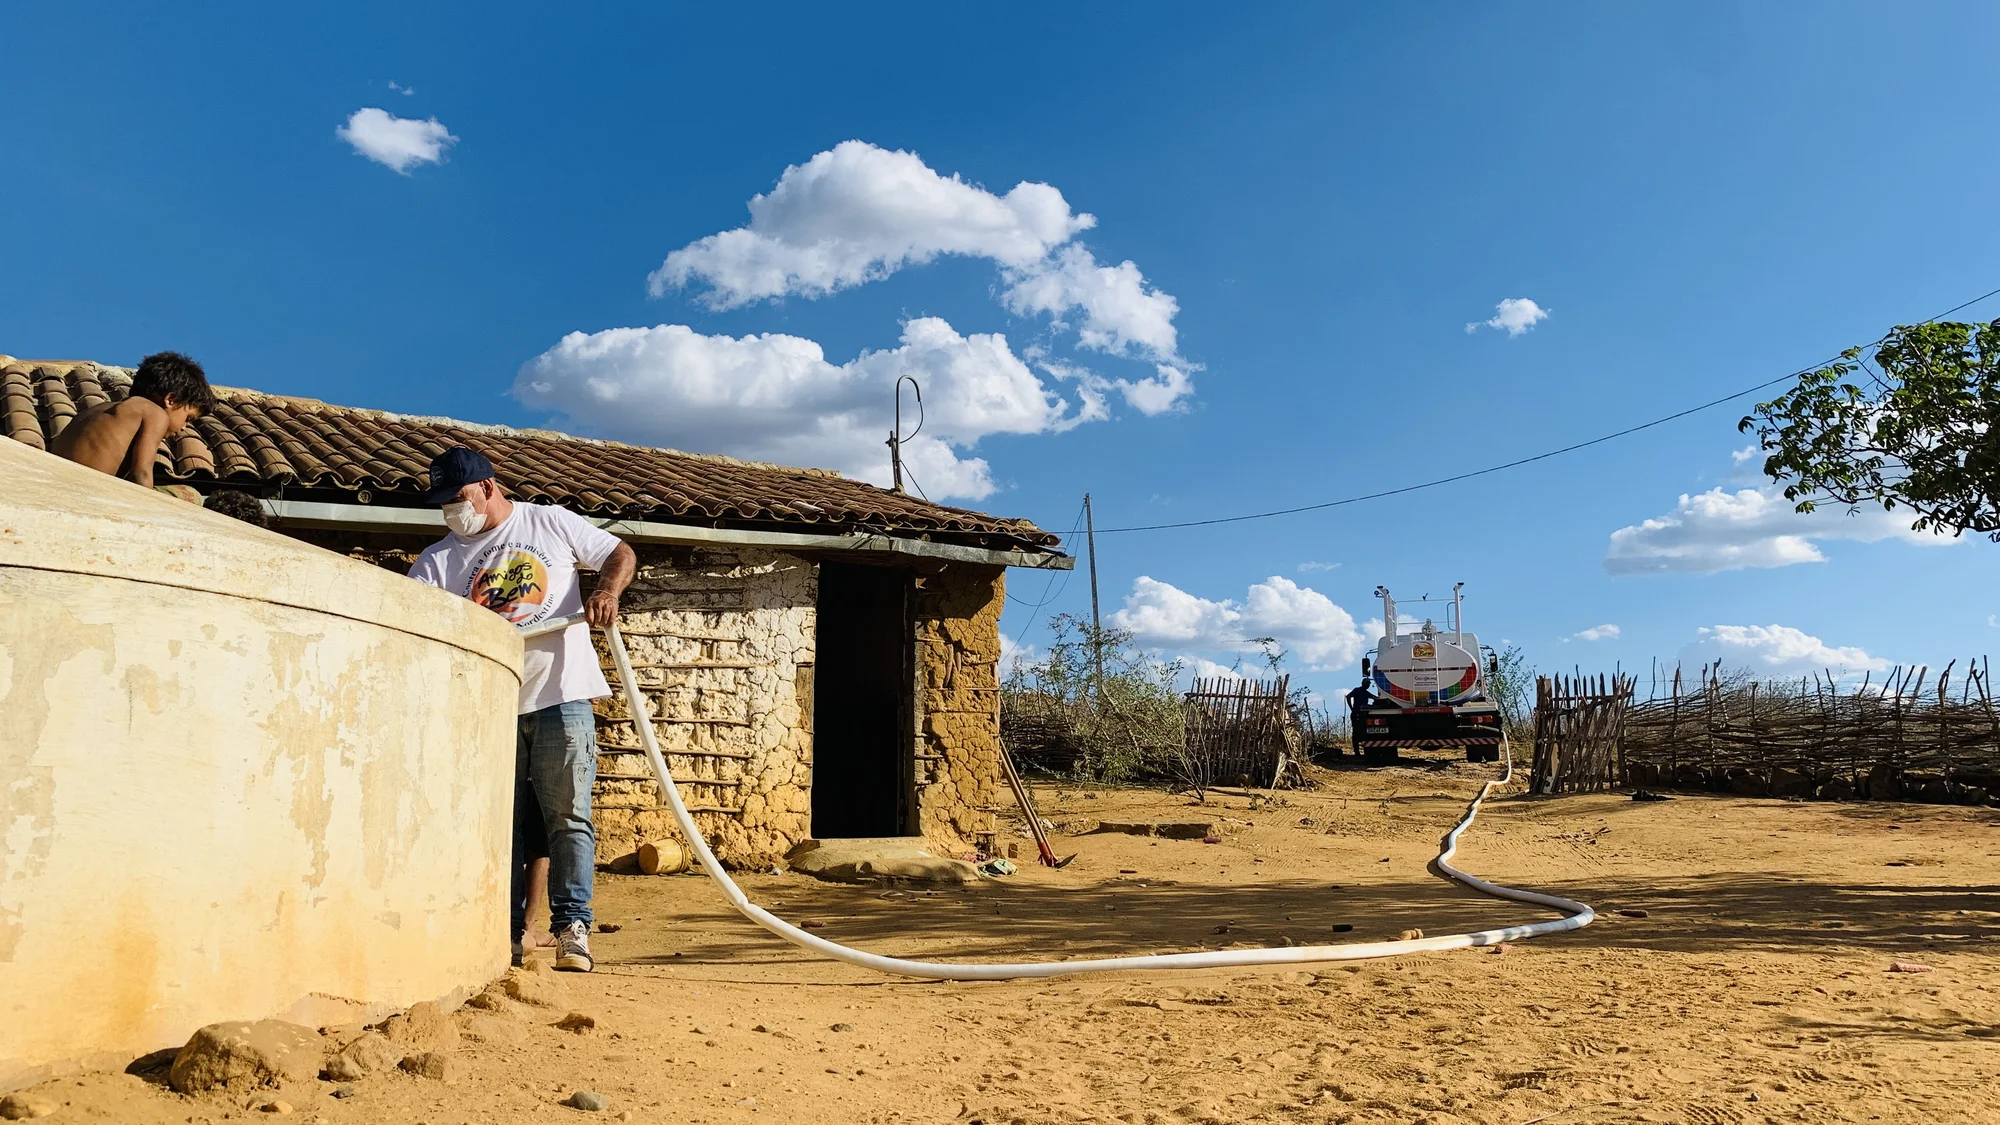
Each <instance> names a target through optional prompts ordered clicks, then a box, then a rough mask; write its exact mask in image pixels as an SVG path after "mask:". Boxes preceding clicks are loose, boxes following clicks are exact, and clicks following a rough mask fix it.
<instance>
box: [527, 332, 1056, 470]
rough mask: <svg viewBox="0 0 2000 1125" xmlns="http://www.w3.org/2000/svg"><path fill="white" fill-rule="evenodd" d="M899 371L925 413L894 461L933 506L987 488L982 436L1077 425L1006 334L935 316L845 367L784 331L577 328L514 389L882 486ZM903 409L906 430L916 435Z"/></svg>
mask: <svg viewBox="0 0 2000 1125" xmlns="http://www.w3.org/2000/svg"><path fill="white" fill-rule="evenodd" d="M903 375H915V376H917V377H918V378H919V379H920V381H921V382H922V385H923V388H924V407H925V416H924V420H923V429H922V432H921V433H920V434H918V435H917V436H916V437H915V439H914V440H910V441H906V442H904V444H903V458H904V462H905V464H906V465H907V466H908V468H909V470H910V472H911V474H912V475H913V477H914V479H915V481H916V483H917V484H918V485H920V486H921V488H922V490H923V492H924V493H925V494H927V495H929V496H930V497H931V498H933V499H937V498H940V497H963V498H967V499H973V500H977V499H980V498H982V497H985V496H987V495H990V494H991V493H992V492H993V490H994V484H993V479H992V476H991V473H990V471H989V469H988V466H987V463H986V461H985V460H984V459H982V458H978V457H972V456H969V455H968V451H970V450H971V449H972V448H973V447H974V446H975V445H977V444H978V442H979V440H980V439H981V438H983V437H985V436H987V435H988V434H1033V433H1046V432H1052V431H1056V430H1061V429H1065V428H1067V427H1069V426H1072V425H1075V424H1077V423H1078V422H1079V421H1081V420H1082V417H1081V416H1080V415H1079V414H1078V413H1077V412H1076V410H1075V409H1073V408H1072V406H1071V404H1069V403H1067V402H1066V401H1065V400H1064V399H1063V398H1062V397H1061V396H1060V395H1059V394H1057V393H1056V392H1055V390H1054V389H1052V388H1051V387H1050V386H1049V385H1047V384H1045V383H1043V382H1042V380H1041V379H1040V378H1039V377H1037V376H1036V375H1035V373H1034V372H1033V371H1031V370H1030V369H1029V368H1028V365H1027V364H1026V363H1024V362H1022V360H1021V359H1020V358H1019V357H1018V356H1016V355H1015V354H1014V353H1013V351H1012V350H1011V349H1010V348H1009V347H1008V346H1007V341H1006V339H1005V338H1004V337H1002V336H999V335H993V334H981V333H974V334H972V335H969V336H968V335H961V334H959V332H958V331H957V330H956V329H954V328H952V326H951V325H950V324H948V323H946V322H945V321H943V320H940V319H938V318H936V317H921V318H918V319H915V320H912V321H910V322H908V323H907V324H905V325H904V326H903V335H902V341H901V343H900V345H899V346H897V347H894V348H889V349H885V350H882V351H865V352H862V353H861V354H860V355H859V356H856V357H855V358H854V359H852V360H850V361H848V362H847V363H842V364H835V363H831V362H829V361H828V360H827V358H826V356H825V354H824V353H823V352H822V351H821V349H820V346H819V345H818V344H817V343H815V342H813V341H811V340H807V339H803V338H801V337H798V336H787V335H782V334H780V333H766V334H761V335H748V336H740V337H733V336H708V335H704V334H702V333H699V332H696V331H695V330H694V329H692V328H689V327H687V326H685V325H679V324H662V325H657V326H655V327H652V328H612V329H607V330H605V331H602V332H594V333H583V332H572V333H570V334H569V335H568V336H565V337H563V338H562V340H561V341H559V342H558V343H557V344H556V346H555V347H553V348H550V349H549V350H548V351H546V352H543V353H542V354H541V355H539V356H536V357H535V358H534V359H532V360H530V361H528V362H527V363H526V364H525V365H523V366H522V368H521V371H520V374H519V375H518V376H517V377H516V379H515V382H514V395H515V397H517V398H518V399H520V400H521V402H523V403H524V404H526V405H528V406H531V407H535V408H538V409H545V410H550V411H553V412H557V413H559V414H561V415H564V416H566V417H567V418H568V419H570V420H571V421H573V422H575V423H576V424H577V425H579V426H580V427H582V428H583V429H584V430H586V431H587V432H590V433H595V434H600V435H603V436H605V437H612V438H620V439H623V440H627V441H632V442H635V443H640V444H646V445H664V446H669V447H673V448H680V449H691V450H698V451H701V452H718V453H727V454H731V455H734V456H739V457H747V458H752V459H757V460H767V461H777V462H780V463H782V464H788V465H811V466H815V467H820V468H831V469H837V470H839V471H841V472H842V473H844V474H846V475H849V476H852V477H856V478H859V479H861V480H867V481H873V482H875V483H877V484H887V483H889V454H888V451H887V450H886V449H885V448H884V447H883V440H884V438H886V437H887V436H888V432H889V427H890V425H891V424H892V423H891V412H890V403H891V401H892V400H891V397H890V396H891V394H892V393H893V392H892V389H893V388H894V386H895V384H896V380H897V379H898V378H899V377H901V376H903ZM910 413H911V412H909V411H906V412H905V416H904V426H905V427H906V428H908V429H911V430H914V429H915V419H913V418H911V417H910V416H909V414H910Z"/></svg>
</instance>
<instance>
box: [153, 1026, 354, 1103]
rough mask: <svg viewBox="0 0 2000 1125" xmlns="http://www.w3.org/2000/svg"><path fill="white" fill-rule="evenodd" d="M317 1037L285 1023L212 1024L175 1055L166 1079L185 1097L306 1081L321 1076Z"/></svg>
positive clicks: (321, 1045) (189, 1040) (200, 1031)
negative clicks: (208, 1092)
mask: <svg viewBox="0 0 2000 1125" xmlns="http://www.w3.org/2000/svg"><path fill="white" fill-rule="evenodd" d="M323 1049H324V1045H323V1044H322V1043H321V1042H320V1038H319V1035H318V1033H316V1032H314V1031H313V1030H312V1029H311V1028H309V1027H300V1026H299V1025H298V1024H295V1023H286V1022H285V1021H283V1020H257V1021H255V1022H242V1021H235V1022H229V1023H212V1024H209V1025H208V1026H207V1027H204V1028H202V1029H201V1030H199V1031H196V1032H195V1033H194V1035H193V1036H192V1037H191V1038H189V1039H188V1041H187V1044H186V1045H185V1046H183V1047H182V1048H181V1050H180V1053H179V1054H177V1055H175V1056H174V1065H173V1069H172V1070H171V1071H170V1072H168V1075H167V1081H168V1083H169V1084H170V1085H172V1086H173V1088H174V1089H175V1090H176V1091H178V1092H180V1093H183V1094H194V1093H200V1092H202V1091H204V1090H213V1089H217V1088H218V1087H219V1088H224V1089H231V1090H236V1089H250V1088H253V1087H257V1086H265V1085H270V1086H275V1085H278V1084H279V1083H282V1082H287V1081H303V1080H305V1079H308V1078H311V1077H313V1076H314V1075H316V1074H318V1073H319V1067H320V1057H321V1052H322V1051H323Z"/></svg>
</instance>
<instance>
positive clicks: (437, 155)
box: [334, 106, 458, 175]
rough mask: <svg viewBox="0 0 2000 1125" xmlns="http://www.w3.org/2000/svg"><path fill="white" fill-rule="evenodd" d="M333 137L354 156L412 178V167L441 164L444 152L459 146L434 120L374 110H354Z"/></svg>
mask: <svg viewBox="0 0 2000 1125" xmlns="http://www.w3.org/2000/svg"><path fill="white" fill-rule="evenodd" d="M334 134H335V135H336V136H338V137H339V138H340V139H341V140H343V141H346V142H347V143H348V144H350V145H353V146H354V151H355V152H357V153H360V154H361V155H362V156H365V157H367V158H368V159H370V160H373V161H375V162H376V163H377V164H383V165H386V166H388V167H389V168H390V169H392V170H394V171H396V172H400V173H402V174H403V175H409V169H410V166H411V165H412V164H437V163H439V162H441V161H442V160H444V151H445V149H447V148H450V147H451V146H452V145H454V144H457V143H458V138H457V137H454V136H452V135H451V131H450V130H449V129H446V128H445V127H444V126H443V125H442V124H441V123H439V121H438V119H437V118H435V117H431V118H426V119H424V120H421V121H419V120H417V119H416V118H413V117H397V116H396V115H395V114H393V113H390V112H389V111H387V110H383V109H376V108H375V107H373V106H370V107H369V108H367V109H357V110H355V111H354V114H353V116H351V117H349V118H348V119H347V123H346V124H345V125H342V126H340V127H339V128H338V129H335V130H334Z"/></svg>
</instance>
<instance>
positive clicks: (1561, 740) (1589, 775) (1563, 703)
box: [1529, 675, 1633, 793]
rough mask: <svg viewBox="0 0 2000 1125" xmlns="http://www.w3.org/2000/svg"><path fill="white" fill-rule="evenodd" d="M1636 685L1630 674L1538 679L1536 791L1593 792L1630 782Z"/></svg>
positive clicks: (1533, 785) (1531, 783)
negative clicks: (1628, 734) (1627, 745)
mask: <svg viewBox="0 0 2000 1125" xmlns="http://www.w3.org/2000/svg"><path fill="white" fill-rule="evenodd" d="M1632 687H1633V684H1632V679H1631V677H1629V676H1624V675H1614V676H1612V677H1611V678H1610V679H1609V680H1606V679H1605V677H1604V676H1602V675H1599V676H1598V677H1597V678H1596V680H1595V681H1594V682H1593V681H1592V679H1591V678H1590V677H1589V676H1584V675H1576V676H1553V677H1551V676H1537V677H1536V678H1535V751H1534V763H1533V765H1532V767H1531V769H1530V771H1529V786H1530V788H1531V789H1532V790H1533V791H1534V792H1536V793H1590V792H1595V791H1597V790H1601V789H1610V788H1613V787H1615V786H1618V785H1623V784H1624V783H1625V757H1624V749H1623V748H1624V736H1625V725H1626V720H1627V716H1628V715H1629V713H1630V711H1631V704H1632Z"/></svg>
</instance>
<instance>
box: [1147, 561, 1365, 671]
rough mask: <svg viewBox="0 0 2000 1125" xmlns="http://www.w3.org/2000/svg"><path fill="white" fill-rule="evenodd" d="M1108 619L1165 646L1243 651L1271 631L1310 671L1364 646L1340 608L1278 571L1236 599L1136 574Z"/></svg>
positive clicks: (1334, 664) (1348, 660)
mask: <svg viewBox="0 0 2000 1125" xmlns="http://www.w3.org/2000/svg"><path fill="white" fill-rule="evenodd" d="M1110 621H1111V624H1112V626H1113V627H1115V628H1119V629H1127V630H1130V631H1131V633H1132V635H1133V638H1134V639H1135V640H1137V641H1139V642H1140V643H1141V644H1146V645H1155V646H1160V647H1165V648H1176V649H1190V650H1196V651H1208V652H1232V653H1249V652H1256V651H1257V646H1256V645H1255V644H1253V643H1251V642H1252V639H1253V638H1256V637H1273V638H1275V639H1276V640H1277V642H1278V644H1279V645H1280V646H1281V647H1283V648H1284V649H1286V650H1287V651H1288V652H1290V653H1291V654H1292V655H1293V657H1295V658H1296V659H1298V660H1300V661H1303V662H1304V663H1305V665H1306V666H1307V668H1308V670H1313V671H1320V670H1328V669H1340V668H1345V667H1347V666H1349V665H1352V664H1353V663H1354V662H1355V661H1356V660H1359V659H1360V657H1361V652H1362V650H1363V649H1365V648H1367V647H1368V637H1367V635H1366V634H1364V633H1363V632H1362V630H1361V628H1360V627H1359V626H1357V625H1356V624H1355V622H1354V618H1353V617H1352V616H1350V615H1349V614H1348V612H1347V611H1346V610H1344V609H1342V608H1340V607H1339V606H1337V605H1335V604H1334V603H1333V601H1332V600H1331V599H1329V598H1328V597H1327V596H1326V595H1325V594H1322V593H1320V592H1319V591H1317V590H1314V589H1312V588H1311V587H1307V586H1300V585H1299V584H1298V583H1296V582H1293V581H1292V580H1291V579H1289V578H1285V577H1283V576H1281V575H1273V576H1271V577H1270V578H1267V579H1265V580H1264V581H1262V582H1259V583H1257V584H1255V585H1253V586H1251V587H1250V588H1249V590H1247V591H1246V592H1245V593H1244V596H1243V598H1242V600H1240V601H1238V600H1235V599H1223V600H1220V601H1213V600H1210V599H1208V598H1202V597H1198V596H1196V595H1194V594H1190V593H1188V592H1187V591H1185V590H1182V589H1180V588H1179V587H1177V586H1174V585H1173V584H1171V583H1168V582H1162V581H1160V580H1159V579H1156V578H1152V577H1150V576H1146V575H1141V576H1140V577H1139V578H1138V579H1137V580H1135V581H1134V582H1133V583H1132V592H1131V593H1130V594H1129V595H1127V596H1126V598H1125V604H1124V606H1123V607H1122V608H1120V609H1119V610H1118V611H1117V612H1116V613H1113V614H1112V615H1111V618H1110Z"/></svg>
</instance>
